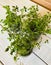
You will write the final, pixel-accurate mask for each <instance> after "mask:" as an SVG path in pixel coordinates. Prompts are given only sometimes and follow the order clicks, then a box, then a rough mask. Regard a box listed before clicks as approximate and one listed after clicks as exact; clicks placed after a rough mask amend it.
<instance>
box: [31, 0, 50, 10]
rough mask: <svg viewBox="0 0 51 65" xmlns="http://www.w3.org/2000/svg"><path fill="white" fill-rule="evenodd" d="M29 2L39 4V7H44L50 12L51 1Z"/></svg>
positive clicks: (38, 0)
mask: <svg viewBox="0 0 51 65" xmlns="http://www.w3.org/2000/svg"><path fill="white" fill-rule="evenodd" d="M31 1H33V2H35V3H37V4H39V5H41V6H43V7H45V8H47V9H48V10H50V11H51V1H50V0H49V1H48V0H47V1H46V0H31Z"/></svg>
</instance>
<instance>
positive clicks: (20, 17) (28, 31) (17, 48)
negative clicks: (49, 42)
mask: <svg viewBox="0 0 51 65" xmlns="http://www.w3.org/2000/svg"><path fill="white" fill-rule="evenodd" d="M3 7H4V8H5V9H6V15H7V16H6V19H5V20H3V21H2V23H3V25H4V26H3V29H2V30H3V31H7V32H8V35H9V38H8V39H9V40H10V42H11V43H10V46H9V47H8V48H7V49H6V51H8V50H9V49H10V54H11V55H13V53H17V54H19V55H22V56H26V55H29V54H30V53H31V52H32V49H33V48H34V47H36V46H37V47H40V45H39V43H38V42H37V40H38V39H39V37H40V35H41V34H44V33H47V32H48V33H51V29H50V30H48V24H49V23H50V22H51V14H50V13H47V14H46V15H44V16H40V15H39V13H38V6H32V7H30V8H28V9H27V8H26V7H25V6H24V7H23V8H22V9H20V10H19V8H18V7H17V6H13V7H12V10H11V9H10V7H9V6H3ZM18 12H20V14H18ZM16 57H17V56H16V55H15V56H14V60H16Z"/></svg>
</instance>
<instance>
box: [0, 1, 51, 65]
mask: <svg viewBox="0 0 51 65" xmlns="http://www.w3.org/2000/svg"><path fill="white" fill-rule="evenodd" d="M34 4H35V3H33V2H31V1H29V0H0V18H5V16H6V15H5V10H4V9H3V8H2V6H1V5H10V6H12V5H18V6H19V7H20V8H21V7H23V6H27V7H30V6H31V5H34ZM39 9H40V10H39V11H40V12H41V14H42V15H43V14H44V13H46V12H47V11H48V10H46V9H44V8H42V7H40V6H39ZM0 30H1V27H0ZM48 36H49V37H51V35H48ZM7 37H8V34H7V32H5V33H4V34H2V33H1V32H0V60H1V61H2V62H3V63H4V65H45V64H44V63H43V62H42V61H41V60H40V59H38V58H37V57H36V56H35V55H34V54H33V53H32V54H31V55H29V56H27V57H20V59H19V60H18V61H17V62H15V61H14V60H13V56H11V55H10V54H9V52H7V53H5V51H4V50H5V48H6V47H7V46H8V45H9V41H8V39H7ZM45 39H47V37H45V36H43V41H42V43H41V48H40V50H39V49H37V48H36V49H34V50H33V51H34V52H36V54H38V55H39V56H40V57H41V58H42V59H43V60H44V61H46V62H47V63H48V65H51V39H49V38H48V39H49V43H48V44H44V40H45Z"/></svg>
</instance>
